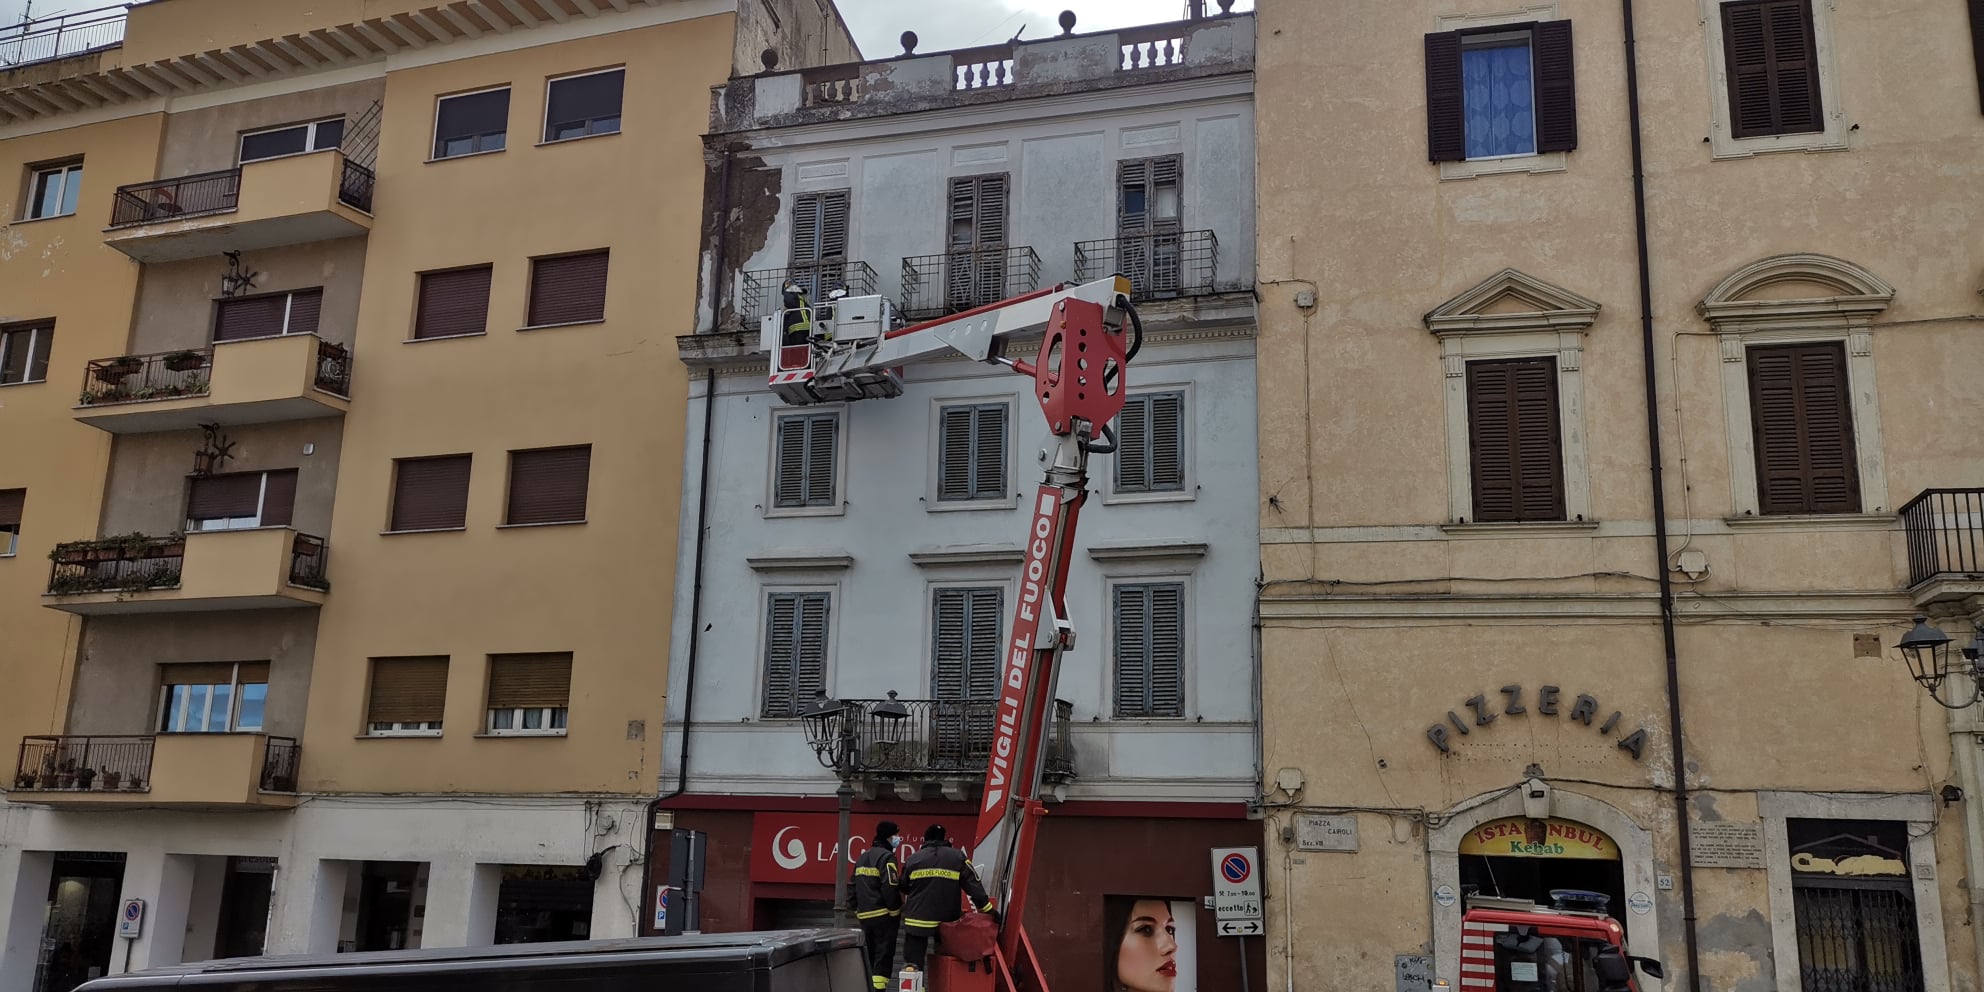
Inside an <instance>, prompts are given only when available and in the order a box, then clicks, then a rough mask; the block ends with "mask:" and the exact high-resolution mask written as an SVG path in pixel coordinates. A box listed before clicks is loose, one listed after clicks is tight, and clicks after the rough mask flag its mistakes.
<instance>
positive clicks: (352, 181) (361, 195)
mask: <svg viewBox="0 0 1984 992" xmlns="http://www.w3.org/2000/svg"><path fill="white" fill-rule="evenodd" d="M376 182H378V177H376V176H374V175H373V174H372V170H371V169H368V168H366V167H364V166H362V165H359V164H358V163H357V162H353V161H352V160H350V159H345V161H344V175H342V176H340V177H339V178H338V201H339V202H340V203H343V204H345V205H346V206H349V207H352V208H354V209H357V210H363V211H365V212H366V213H368V214H369V213H371V212H372V186H373V184H374V183H376Z"/></svg>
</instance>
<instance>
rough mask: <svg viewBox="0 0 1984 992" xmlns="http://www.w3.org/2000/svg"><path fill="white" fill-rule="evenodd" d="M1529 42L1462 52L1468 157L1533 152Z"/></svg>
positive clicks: (1534, 110) (1534, 144)
mask: <svg viewBox="0 0 1984 992" xmlns="http://www.w3.org/2000/svg"><path fill="white" fill-rule="evenodd" d="M1530 72H1531V71H1530V60H1529V45H1528V44H1526V43H1524V44H1515V45H1498V46H1496V47H1493V48H1467V49H1463V50H1462V51H1461V74H1462V77H1463V84H1464V93H1465V96H1464V98H1463V99H1464V100H1465V101H1466V106H1467V157H1468V158H1486V157H1488V156H1491V155H1529V154H1534V153H1535V152H1536V107H1535V103H1534V100H1533V98H1532V96H1531V94H1532V92H1533V91H1534V87H1533V86H1532V85H1531V79H1530Z"/></svg>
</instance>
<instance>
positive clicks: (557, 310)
mask: <svg viewBox="0 0 1984 992" xmlns="http://www.w3.org/2000/svg"><path fill="white" fill-rule="evenodd" d="M606 256H607V253H606V252H603V251H595V252H588V253H586V254H584V255H561V256H558V257H557V258H539V259H535V260H533V261H532V262H531V266H530V314H529V316H528V317H527V318H526V319H527V322H528V323H529V324H530V326H532V327H544V326H547V325H550V324H581V323H588V322H591V321H597V320H605V319H606Z"/></svg>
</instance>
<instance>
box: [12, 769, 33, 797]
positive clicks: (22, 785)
mask: <svg viewBox="0 0 1984 992" xmlns="http://www.w3.org/2000/svg"><path fill="white" fill-rule="evenodd" d="M34 786H35V774H34V773H33V772H15V773H14V788H16V789H20V790H22V791H25V792H32V791H34Z"/></svg>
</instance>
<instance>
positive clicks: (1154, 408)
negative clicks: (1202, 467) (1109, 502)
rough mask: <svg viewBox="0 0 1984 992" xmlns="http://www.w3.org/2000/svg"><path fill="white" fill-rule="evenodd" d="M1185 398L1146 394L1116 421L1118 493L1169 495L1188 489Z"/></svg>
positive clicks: (1133, 400)
mask: <svg viewBox="0 0 1984 992" xmlns="http://www.w3.org/2000/svg"><path fill="white" fill-rule="evenodd" d="M1184 418H1185V394H1184V393H1183V392H1166V393H1142V394H1139V395H1135V396H1131V397H1129V398H1128V400H1127V401H1126V402H1125V403H1124V404H1123V413H1122V414H1121V415H1120V416H1119V417H1118V418H1117V420H1116V491H1117V492H1118V493H1166V492H1179V491H1181V490H1183V489H1184V488H1185V457H1184V444H1185V442H1184Z"/></svg>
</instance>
